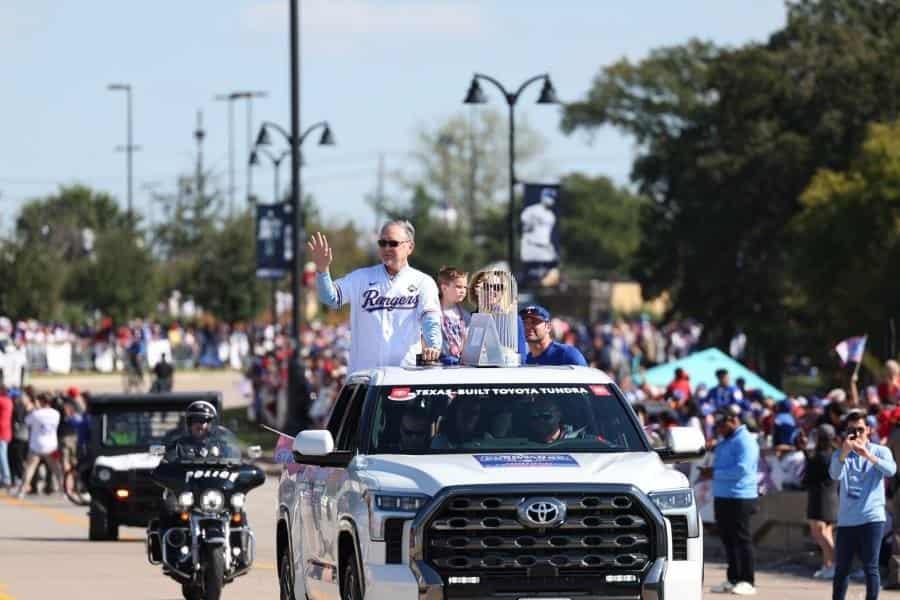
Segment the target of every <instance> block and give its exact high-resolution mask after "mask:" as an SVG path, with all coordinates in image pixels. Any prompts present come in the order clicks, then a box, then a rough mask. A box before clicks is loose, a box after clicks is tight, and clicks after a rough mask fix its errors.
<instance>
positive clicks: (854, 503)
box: [828, 411, 897, 600]
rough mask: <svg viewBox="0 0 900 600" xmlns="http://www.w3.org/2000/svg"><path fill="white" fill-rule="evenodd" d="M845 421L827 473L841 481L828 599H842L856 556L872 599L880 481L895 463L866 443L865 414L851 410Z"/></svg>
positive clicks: (877, 580)
mask: <svg viewBox="0 0 900 600" xmlns="http://www.w3.org/2000/svg"><path fill="white" fill-rule="evenodd" d="M845 423H846V425H845V432H846V437H845V438H844V442H843V445H842V446H841V449H840V450H835V452H834V454H832V455H831V465H829V467H828V474H829V475H830V476H831V478H832V479H835V480H837V481H838V482H839V483H840V507H839V508H838V522H837V539H836V540H835V565H834V583H833V587H832V592H831V597H832V600H844V596H845V595H846V594H847V582H848V579H849V577H850V566H851V565H852V564H853V557H854V555H855V554H856V553H859V558H860V560H861V561H862V563H863V570H864V571H865V574H866V600H876V599H877V598H878V591H879V589H880V587H881V577H880V574H879V572H878V553H879V550H880V548H881V538H882V536H883V533H884V522H885V520H886V515H885V512H884V478H885V477H893V475H894V473H896V472H897V465H896V463H895V462H894V457H893V456H892V455H891V451H890V450H889V449H888V448H886V447H884V446H879V445H878V444H873V443H871V442H870V441H869V427H868V425H867V424H866V415H865V413H864V412H862V411H851V412H849V413H848V414H847V417H846V419H845Z"/></svg>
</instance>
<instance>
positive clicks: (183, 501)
mask: <svg viewBox="0 0 900 600" xmlns="http://www.w3.org/2000/svg"><path fill="white" fill-rule="evenodd" d="M193 505H194V492H181V493H180V494H178V506H179V507H180V508H190V507H192V506H193Z"/></svg>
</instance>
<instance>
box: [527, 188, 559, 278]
mask: <svg viewBox="0 0 900 600" xmlns="http://www.w3.org/2000/svg"><path fill="white" fill-rule="evenodd" d="M559 196H560V190H559V185H556V184H543V183H526V184H525V196H524V199H523V200H522V214H521V215H520V217H519V219H520V224H521V228H522V237H521V242H520V250H519V253H520V258H521V261H522V282H523V283H524V284H529V283H537V284H540V285H554V283H555V282H556V281H557V280H558V279H559Z"/></svg>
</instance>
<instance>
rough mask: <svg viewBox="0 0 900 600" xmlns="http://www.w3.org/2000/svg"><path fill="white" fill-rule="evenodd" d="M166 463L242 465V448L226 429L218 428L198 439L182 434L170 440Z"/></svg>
mask: <svg viewBox="0 0 900 600" xmlns="http://www.w3.org/2000/svg"><path fill="white" fill-rule="evenodd" d="M165 446H166V454H165V462H168V463H182V464H202V465H206V464H211V465H212V464H240V462H241V447H240V444H238V440H237V437H235V435H234V434H233V433H231V432H230V431H228V430H227V429H225V428H224V427H216V428H214V429H212V430H211V431H210V432H209V434H208V435H207V436H206V437H204V438H202V439H197V438H194V437H192V436H191V435H189V434H182V435H179V436H178V437H176V438H174V439H169V440H168V441H167V443H166V444H165Z"/></svg>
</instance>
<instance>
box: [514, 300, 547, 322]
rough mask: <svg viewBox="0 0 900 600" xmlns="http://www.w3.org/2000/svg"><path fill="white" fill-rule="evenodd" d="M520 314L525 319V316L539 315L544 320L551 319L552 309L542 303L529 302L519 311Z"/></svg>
mask: <svg viewBox="0 0 900 600" xmlns="http://www.w3.org/2000/svg"><path fill="white" fill-rule="evenodd" d="M519 316H520V317H522V318H523V319H524V318H525V317H537V318H539V319H540V320H542V321H549V320H550V311H549V310H547V309H546V308H544V307H543V306H541V305H540V304H529V305H528V306H526V307H525V308H523V309H521V310H520V311H519Z"/></svg>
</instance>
